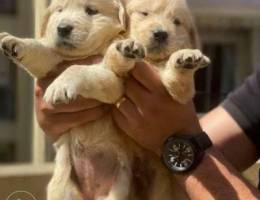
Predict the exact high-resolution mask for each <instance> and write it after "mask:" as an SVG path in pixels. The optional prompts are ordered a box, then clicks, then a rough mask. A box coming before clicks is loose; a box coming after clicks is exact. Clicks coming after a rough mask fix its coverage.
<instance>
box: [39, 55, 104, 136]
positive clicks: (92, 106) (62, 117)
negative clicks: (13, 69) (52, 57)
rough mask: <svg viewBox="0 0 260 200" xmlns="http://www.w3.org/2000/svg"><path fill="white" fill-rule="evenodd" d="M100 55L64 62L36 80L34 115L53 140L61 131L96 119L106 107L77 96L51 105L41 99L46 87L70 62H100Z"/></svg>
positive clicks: (89, 63)
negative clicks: (66, 101)
mask: <svg viewBox="0 0 260 200" xmlns="http://www.w3.org/2000/svg"><path fill="white" fill-rule="evenodd" d="M100 60H101V59H100V57H92V58H88V59H86V60H81V61H77V62H76V63H75V62H73V63H72V62H66V63H62V64H61V65H59V66H58V71H57V72H55V73H52V74H49V75H48V76H47V77H45V78H44V79H41V80H37V82H36V86H35V107H36V116H37V119H38V122H39V125H40V127H41V128H42V129H43V131H44V132H45V133H46V134H47V135H48V136H50V137H51V138H52V139H53V140H57V139H58V138H59V137H60V136H61V135H62V134H63V133H65V132H66V131H68V130H70V129H71V128H74V127H76V126H79V125H82V124H85V123H88V122H90V121H94V120H97V119H98V118H100V117H102V116H103V115H104V114H105V113H106V112H107V111H108V107H107V106H105V105H102V104H101V103H100V102H98V101H96V100H92V99H84V98H82V97H78V98H77V99H76V100H75V101H74V102H71V103H70V104H59V105H51V104H48V103H46V102H45V101H44V100H43V95H44V92H45V90H46V88H47V87H48V86H49V85H50V84H51V82H52V81H53V80H54V79H55V78H56V77H57V76H58V75H59V74H60V73H61V72H62V71H64V70H65V69H66V68H67V67H69V66H71V65H72V64H86V65H91V64H94V63H98V62H100Z"/></svg>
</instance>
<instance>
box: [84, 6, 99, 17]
mask: <svg viewBox="0 0 260 200" xmlns="http://www.w3.org/2000/svg"><path fill="white" fill-rule="evenodd" d="M85 11H86V13H87V14H88V15H97V14H98V13H99V11H98V10H97V9H94V8H91V7H89V6H87V7H86V9H85Z"/></svg>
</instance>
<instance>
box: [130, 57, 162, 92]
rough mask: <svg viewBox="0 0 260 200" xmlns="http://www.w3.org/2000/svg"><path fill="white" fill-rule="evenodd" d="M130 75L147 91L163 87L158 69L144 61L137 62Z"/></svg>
mask: <svg viewBox="0 0 260 200" xmlns="http://www.w3.org/2000/svg"><path fill="white" fill-rule="evenodd" d="M132 75H133V77H134V78H135V79H136V80H137V81H139V82H140V83H141V84H142V85H143V86H144V87H145V88H146V89H148V90H149V91H154V90H158V89H162V88H163V85H162V82H161V79H160V75H159V73H158V71H157V70H156V69H155V68H154V67H152V66H150V65H148V64H147V63H145V62H137V63H136V65H135V68H134V69H133V71H132Z"/></svg>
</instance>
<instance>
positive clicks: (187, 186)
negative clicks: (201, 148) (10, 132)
mask: <svg viewBox="0 0 260 200" xmlns="http://www.w3.org/2000/svg"><path fill="white" fill-rule="evenodd" d="M46 83H47V82H46ZM46 85H47V84H46ZM38 86H39V87H41V84H39V83H38ZM44 88H45V87H41V90H42V91H44ZM41 97H42V95H40V96H39V98H37V99H36V102H37V103H36V105H41V104H44V103H43V101H42V98H41ZM125 98H126V100H124V101H121V104H120V105H119V106H118V107H116V106H114V107H113V108H112V112H113V115H114V120H115V122H116V123H117V125H118V126H119V127H120V128H121V129H122V130H123V131H124V132H125V133H126V134H128V135H129V136H130V137H132V138H133V139H134V140H135V141H136V142H137V143H139V144H140V145H142V146H143V147H145V148H147V149H149V150H151V151H153V152H155V153H156V154H157V155H158V156H160V155H161V148H162V146H163V143H164V141H165V139H166V138H167V137H169V136H170V135H172V134H173V133H189V134H196V133H198V132H201V131H202V129H204V130H205V131H206V132H207V133H208V134H209V136H210V137H211V139H212V141H213V143H214V147H212V148H210V149H208V150H207V151H206V153H205V156H204V158H203V160H202V162H201V163H200V165H199V166H198V167H197V168H196V169H195V170H193V171H192V172H191V173H188V174H185V175H184V174H183V175H174V174H173V178H174V179H175V180H176V179H177V181H178V183H179V184H180V186H181V187H182V188H183V189H184V190H185V191H186V193H187V194H188V196H189V197H190V199H192V200H200V199H207V200H211V199H212V200H213V199H223V197H225V199H232V200H237V199H238V200H240V199H241V200H244V199H250V200H257V199H259V198H260V194H259V192H258V191H257V190H256V189H255V188H254V187H252V186H251V185H249V184H248V183H247V182H246V181H245V180H244V179H243V178H242V177H241V175H240V174H239V172H238V170H237V169H239V170H242V169H244V168H246V167H247V166H249V165H250V164H251V163H253V162H255V161H256V158H257V157H256V150H255V148H254V146H253V144H252V143H251V142H250V141H249V139H248V138H246V136H245V134H244V133H243V131H242V129H241V128H240V127H239V126H238V125H237V123H236V122H235V121H234V120H233V119H232V117H231V116H230V115H229V114H228V113H227V112H226V111H225V110H224V109H223V108H222V107H218V108H217V109H215V110H213V111H212V112H210V113H209V114H207V115H206V116H205V117H203V118H202V119H201V121H200V122H199V119H198V118H197V115H196V112H195V108H194V105H193V103H192V102H190V103H188V104H187V105H180V104H179V103H177V102H175V101H173V100H172V98H171V97H170V96H169V95H168V94H167V92H166V90H165V89H164V87H163V85H162V83H161V81H160V77H159V75H158V74H157V73H156V71H155V70H154V69H153V68H152V67H151V66H148V65H146V64H145V63H137V64H136V66H135V68H134V70H133V71H132V72H131V75H130V77H129V78H128V80H127V82H126V94H125ZM77 101H78V102H79V103H77V102H74V103H72V104H70V105H60V106H59V107H58V108H50V109H48V111H52V112H48V114H46V112H45V113H43V112H42V109H39V108H41V107H40V106H37V107H36V110H37V113H38V119H40V124H46V122H48V123H49V124H48V123H47V124H48V126H43V129H44V130H45V131H46V130H47V131H46V133H47V134H49V135H50V136H52V137H53V138H57V137H58V136H59V135H61V134H62V133H63V132H64V130H68V129H69V128H71V127H74V126H75V124H76V123H87V122H88V121H91V120H94V119H95V117H96V119H98V117H99V116H100V115H102V113H104V112H99V111H93V110H92V109H93V107H94V109H100V108H102V105H99V103H97V102H95V103H93V100H82V99H78V100H77ZM83 102H84V103H83ZM91 102H92V103H93V104H91ZM80 103H82V104H84V105H86V107H85V109H84V110H85V113H84V116H85V117H86V120H85V119H84V120H82V121H81V122H79V121H80V120H79V119H78V118H76V117H75V116H76V115H78V114H80V112H81V111H79V110H78V108H79V107H81V106H80ZM90 105H92V106H93V107H92V106H90ZM97 106H98V107H97ZM100 106H101V107H100ZM59 109H62V112H61V113H62V114H61V115H62V116H63V118H62V120H61V123H59V122H57V121H52V120H51V118H54V116H56V117H57V113H59V112H58V110H59ZM91 111H93V112H91ZM83 112H84V111H83ZM50 113H51V114H50ZM71 113H73V114H74V117H75V118H73V116H71ZM93 113H95V114H93ZM91 114H92V115H91ZM58 115H59V114H58ZM41 116H44V117H43V118H39V117H41ZM89 116H91V117H89ZM93 116H94V117H93ZM82 118H83V117H81V118H80V119H82ZM74 120H75V121H74ZM66 123H68V124H66ZM65 124H66V125H65ZM54 127H56V130H55V131H51V130H53V129H55V128H54ZM148 134H149V135H148ZM241 146H243V148H241ZM234 155H239V156H234ZM213 180H214V181H213Z"/></svg>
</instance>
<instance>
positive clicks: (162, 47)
mask: <svg viewBox="0 0 260 200" xmlns="http://www.w3.org/2000/svg"><path fill="white" fill-rule="evenodd" d="M127 12H128V14H129V17H130V36H131V37H132V38H133V39H136V40H137V41H138V42H140V43H141V44H143V45H144V46H145V47H146V50H147V56H148V58H149V59H151V60H154V61H160V60H164V59H167V58H168V57H169V56H170V55H171V54H172V53H173V52H175V51H177V50H179V49H184V48H196V47H197V46H198V40H197V39H198V38H197V34H196V29H195V26H194V24H193V20H192V16H191V14H190V12H189V9H188V7H187V5H186V2H185V0H131V1H130V2H129V4H128V6H127Z"/></svg>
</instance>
